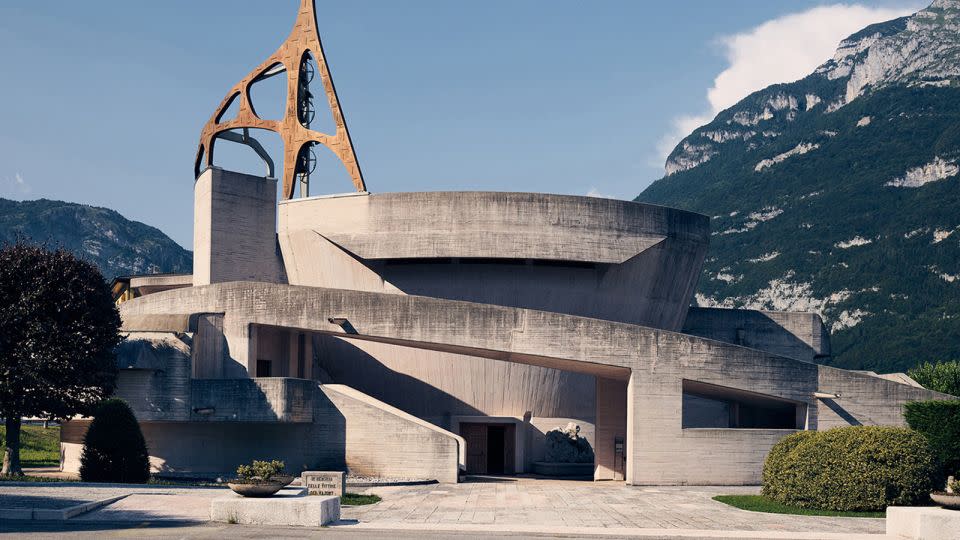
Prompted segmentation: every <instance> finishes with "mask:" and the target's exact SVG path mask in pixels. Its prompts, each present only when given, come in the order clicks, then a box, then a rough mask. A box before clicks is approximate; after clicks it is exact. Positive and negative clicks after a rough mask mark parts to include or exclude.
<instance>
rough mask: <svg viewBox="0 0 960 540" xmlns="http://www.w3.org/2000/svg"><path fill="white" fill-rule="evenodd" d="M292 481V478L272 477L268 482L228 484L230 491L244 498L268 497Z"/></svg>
mask: <svg viewBox="0 0 960 540" xmlns="http://www.w3.org/2000/svg"><path fill="white" fill-rule="evenodd" d="M292 481H293V477H292V476H288V475H283V476H274V477H272V478H271V479H270V480H267V481H263V480H234V481H233V482H228V483H227V485H228V486H230V489H232V490H233V492H234V493H236V494H238V495H242V496H244V497H270V496H272V495H274V494H276V493H277V492H278V491H280V490H281V489H283V488H284V486H286V485H287V484H289V483H290V482H292Z"/></svg>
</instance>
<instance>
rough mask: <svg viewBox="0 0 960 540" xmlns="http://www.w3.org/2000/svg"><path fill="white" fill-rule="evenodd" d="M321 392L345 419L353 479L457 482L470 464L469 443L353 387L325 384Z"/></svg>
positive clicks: (348, 455) (348, 462)
mask: <svg viewBox="0 0 960 540" xmlns="http://www.w3.org/2000/svg"><path fill="white" fill-rule="evenodd" d="M321 390H322V391H323V393H324V394H325V395H326V396H327V397H328V398H329V399H330V401H331V402H332V403H333V404H334V405H335V406H336V408H337V410H338V411H339V412H340V413H341V414H342V415H343V417H344V422H345V426H346V462H347V467H348V469H349V470H350V472H351V473H352V474H360V475H369V476H385V477H394V478H424V479H427V478H429V479H436V480H438V481H440V482H449V483H456V482H457V476H458V472H459V469H460V465H461V464H465V463H466V454H465V452H466V442H465V441H464V440H463V437H460V436H459V435H455V434H453V433H450V432H449V431H446V430H443V429H440V428H438V427H437V426H435V425H433V424H430V423H427V422H425V421H423V420H421V419H419V418H417V417H415V416H413V415H410V414H407V413H405V412H403V411H401V410H400V409H397V408H394V407H391V406H390V405H387V404H386V403H383V402H380V401H377V400H375V399H373V398H371V397H370V396H368V395H366V394H363V393H361V392H358V391H356V390H354V389H352V388H350V387H349V386H343V385H339V384H325V385H322V386H321Z"/></svg>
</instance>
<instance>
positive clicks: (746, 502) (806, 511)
mask: <svg viewBox="0 0 960 540" xmlns="http://www.w3.org/2000/svg"><path fill="white" fill-rule="evenodd" d="M713 500H715V501H719V502H722V503H724V504H729V505H730V506H733V507H735V508H739V509H741V510H750V511H751V512H767V513H770V514H795V515H798V516H835V517H866V518H882V517H884V516H885V515H886V514H885V513H884V512H837V511H835V510H814V509H811V508H799V507H796V506H790V505H786V504H783V503H779V502H777V501H773V500H770V499H768V498H766V497H764V496H763V495H717V496H716V497H714V498H713Z"/></svg>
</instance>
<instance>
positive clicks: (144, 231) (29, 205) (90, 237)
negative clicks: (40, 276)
mask: <svg viewBox="0 0 960 540" xmlns="http://www.w3.org/2000/svg"><path fill="white" fill-rule="evenodd" d="M18 236H19V237H26V238H28V239H30V240H32V241H35V242H47V243H49V244H50V245H51V246H63V247H64V248H66V249H69V250H70V251H72V252H74V253H75V254H77V255H78V256H79V257H82V258H83V259H86V260H88V261H90V262H92V263H94V264H96V265H97V266H98V267H99V268H100V271H101V272H102V273H103V276H104V277H105V278H106V279H108V280H110V279H112V278H114V277H115V276H120V275H129V274H155V273H162V272H190V271H191V269H192V268H193V255H192V254H191V253H190V252H189V251H187V250H185V249H183V248H182V247H181V246H180V245H179V244H177V243H176V242H174V241H173V240H171V239H170V237H168V236H167V235H165V234H163V233H162V232H160V230H159V229H156V228H154V227H151V226H149V225H144V224H143V223H140V222H138V221H130V220H129V219H127V218H125V217H123V216H121V215H120V214H119V213H117V212H115V211H113V210H110V209H108V208H97V207H95V206H87V205H84V204H76V203H68V202H62V201H50V200H47V199H40V200H36V201H22V202H17V201H11V200H7V199H2V198H0V243H7V242H12V241H14V240H16V239H17V238H18Z"/></svg>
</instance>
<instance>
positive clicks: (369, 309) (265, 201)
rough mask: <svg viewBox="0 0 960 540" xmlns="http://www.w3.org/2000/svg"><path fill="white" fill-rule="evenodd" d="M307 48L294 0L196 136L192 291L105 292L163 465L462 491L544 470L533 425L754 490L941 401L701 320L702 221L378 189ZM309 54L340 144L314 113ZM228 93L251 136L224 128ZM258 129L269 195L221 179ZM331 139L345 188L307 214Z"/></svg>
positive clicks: (129, 383)
mask: <svg viewBox="0 0 960 540" xmlns="http://www.w3.org/2000/svg"><path fill="white" fill-rule="evenodd" d="M315 34H316V20H315V15H314V12H313V5H312V2H311V0H304V1H303V4H302V6H301V11H300V17H299V18H298V22H297V26H296V27H295V29H294V33H293V34H292V35H291V39H289V40H288V41H287V42H285V43H284V45H283V46H282V47H281V48H280V50H278V52H277V54H276V55H275V56H274V57H272V58H271V59H270V60H268V61H267V62H265V63H264V64H262V65H261V67H259V68H258V69H257V70H256V71H254V72H253V73H252V74H251V76H250V77H248V78H247V79H244V81H245V82H242V83H241V84H240V85H238V86H237V87H236V88H235V89H234V90H232V91H231V94H230V95H228V96H227V99H226V100H224V103H223V104H221V107H220V108H219V109H218V110H217V113H216V114H215V115H214V116H213V117H212V118H211V121H210V122H209V123H208V125H207V127H206V128H205V129H204V135H203V136H202V141H201V148H200V151H199V152H198V160H197V174H198V176H197V178H196V184H195V192H194V197H195V198H194V227H195V232H194V269H193V274H192V275H162V276H134V277H129V278H123V279H119V280H118V281H116V282H115V292H116V295H117V298H118V301H119V302H121V303H120V312H121V315H122V318H123V327H124V331H125V332H128V333H129V338H128V340H127V341H126V342H125V343H124V344H123V345H122V346H121V348H120V351H119V354H118V362H120V368H121V373H120V378H119V387H118V391H117V393H118V395H119V396H120V397H122V398H124V399H126V400H127V401H128V402H130V404H131V405H132V407H133V408H134V411H135V413H136V415H137V417H138V419H139V421H140V422H141V426H142V428H143V432H144V435H145V436H146V438H147V444H148V447H149V450H150V455H151V461H152V463H153V466H154V468H155V470H156V471H158V472H160V473H164V474H170V475H186V476H207V475H222V474H229V473H230V472H231V471H232V470H233V469H235V467H236V466H237V465H238V464H240V463H243V462H248V461H250V460H252V459H281V460H284V461H285V462H286V463H287V465H288V468H289V469H292V470H293V471H296V470H303V469H314V470H316V469H320V470H335V469H338V470H348V471H349V472H350V473H351V474H357V475H365V476H381V477H389V478H408V479H410V478H416V479H436V480H439V481H441V482H456V481H457V480H458V477H459V475H460V474H462V473H464V472H466V473H481V474H482V473H504V474H515V473H523V472H530V471H532V470H533V464H534V463H537V462H541V461H543V460H544V444H545V443H544V441H545V433H546V432H547V431H549V430H551V429H554V428H556V427H558V426H563V425H565V424H567V423H568V422H573V423H575V424H577V425H579V426H580V427H581V435H583V436H585V438H586V439H587V441H588V442H589V443H590V445H591V446H592V447H593V450H594V453H595V461H594V464H593V477H594V479H596V480H605V479H611V480H613V479H618V480H625V481H626V482H627V483H628V484H755V483H759V480H760V471H761V468H762V464H763V460H764V458H765V456H766V454H767V452H768V451H769V449H770V447H771V446H772V445H773V444H774V443H776V442H777V441H778V440H779V439H780V438H782V437H784V436H785V435H787V434H790V433H793V432H795V431H798V430H824V429H828V428H831V427H835V426H846V425H859V424H865V425H872V424H891V425H899V424H901V423H902V414H901V413H902V406H903V404H904V403H906V402H908V401H911V400H919V399H931V398H936V397H939V396H941V395H940V394H936V393H934V392H931V391H927V390H925V389H923V388H919V387H917V386H916V385H913V384H910V381H909V380H906V381H904V380H903V379H898V380H888V379H886V378H882V377H880V376H876V375H873V374H868V373H858V372H850V371H844V370H841V369H835V368H831V367H826V366H823V365H819V364H818V363H816V362H820V361H822V360H823V359H825V358H827V357H829V356H830V343H829V335H828V332H827V330H826V329H825V328H824V325H823V323H822V322H821V320H820V318H819V317H818V316H817V315H814V314H806V313H770V312H759V311H749V310H726V309H701V308H696V307H690V306H691V300H692V297H693V293H694V290H695V288H696V285H697V280H698V278H699V276H700V274H701V269H702V264H703V260H704V257H705V256H706V253H707V250H708V245H709V238H710V229H709V219H708V218H707V217H705V216H702V215H698V214H694V213H690V212H685V211H680V210H675V209H670V208H665V207H660V206H652V205H647V204H638V203H633V202H626V201H617V200H608V199H598V198H588V197H575V196H561V195H546V194H533V193H488V192H436V193H370V192H368V191H367V190H366V186H365V184H364V181H363V177H362V175H361V174H360V169H359V165H358V163H357V161H356V155H355V154H354V152H353V145H352V142H351V141H350V138H349V134H348V133H347V131H346V124H345V122H344V121H343V115H342V112H341V111H340V107H339V103H338V101H337V98H336V92H335V90H334V89H333V84H332V80H331V79H330V74H329V70H328V68H327V66H326V62H325V60H324V58H323V52H322V48H321V47H320V45H319V38H318V37H315ZM308 58H309V59H310V60H312V61H314V62H315V63H316V64H317V65H318V67H319V70H318V71H319V75H320V76H321V77H322V82H323V84H324V88H325V89H326V90H327V92H326V94H327V95H326V98H327V104H328V105H329V108H330V111H331V113H332V114H333V117H334V119H335V123H336V125H337V133H336V134H334V135H323V134H317V133H316V132H313V131H310V130H309V121H306V122H305V121H304V117H303V114H302V111H301V109H302V107H303V106H304V104H305V97H304V95H303V93H302V92H299V91H298V90H297V88H296V87H297V86H298V84H299V83H301V82H302V81H303V78H304V76H305V70H304V68H303V65H304V64H303V63H304V61H305V59H308ZM277 66H282V68H283V69H279V68H277ZM277 74H280V75H285V76H287V78H288V89H289V92H288V96H289V97H290V99H288V115H289V116H291V118H286V119H284V120H282V121H277V122H275V123H272V124H270V123H267V122H266V121H262V120H259V119H258V118H257V117H256V116H255V113H254V112H253V107H252V104H251V103H250V100H249V95H248V88H249V83H250V81H256V80H259V79H262V78H264V77H266V76H272V75H277ZM291 87H293V88H291ZM310 97H312V96H310ZM235 99H239V100H240V107H239V113H238V114H237V118H236V119H234V120H227V119H224V118H223V117H222V116H223V111H224V110H225V109H226V107H227V106H228V105H229V104H230V102H231V101H233V100H235ZM291 103H293V104H291ZM250 127H260V128H266V129H274V130H275V131H277V132H278V133H280V134H281V136H282V137H283V140H284V145H285V147H284V168H283V174H282V175H280V176H281V177H282V179H283V182H282V185H281V186H280V189H279V193H280V195H279V197H278V195H277V194H278V180H277V179H275V178H273V176H274V175H273V174H272V171H273V164H272V161H271V160H270V159H269V157H268V156H264V158H265V160H266V163H267V166H268V170H269V171H270V173H271V174H269V175H268V176H265V177H258V176H251V175H247V174H240V173H237V172H230V171H227V170H223V169H221V168H218V167H215V166H212V165H213V161H212V156H213V148H214V142H215V141H216V142H219V141H221V140H228V141H234V142H241V143H244V144H248V145H250V146H252V147H254V149H255V150H258V148H257V147H258V146H259V145H258V144H257V143H256V142H255V141H253V140H252V139H251V138H249V135H248V133H247V131H246V128H250ZM238 130H242V131H241V132H239V133H242V134H238ZM317 144H320V145H324V146H326V147H327V148H330V149H331V150H332V151H334V153H335V154H336V155H337V156H338V157H339V158H340V159H341V161H342V162H343V164H344V166H346V168H347V170H348V171H349V172H350V173H351V177H352V178H353V180H354V183H355V185H356V186H357V192H356V193H351V194H346V195H335V196H321V197H317V196H312V197H311V196H305V195H306V194H307V193H309V184H308V181H309V170H308V169H306V168H304V165H303V164H304V163H306V162H309V159H304V158H305V156H306V157H309V152H310V149H311V146H312V145H317ZM258 153H260V154H261V155H263V152H262V147H261V148H259V150H258ZM298 186H299V195H300V196H296V195H297V189H296V188H297V187H298ZM278 198H279V200H278ZM88 423H89V422H88V421H85V420H74V421H71V422H67V423H65V424H64V427H63V430H62V453H63V468H64V469H65V470H77V468H78V466H79V455H80V451H81V446H82V444H81V443H82V437H83V433H84V431H85V429H86V426H87V425H88Z"/></svg>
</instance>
